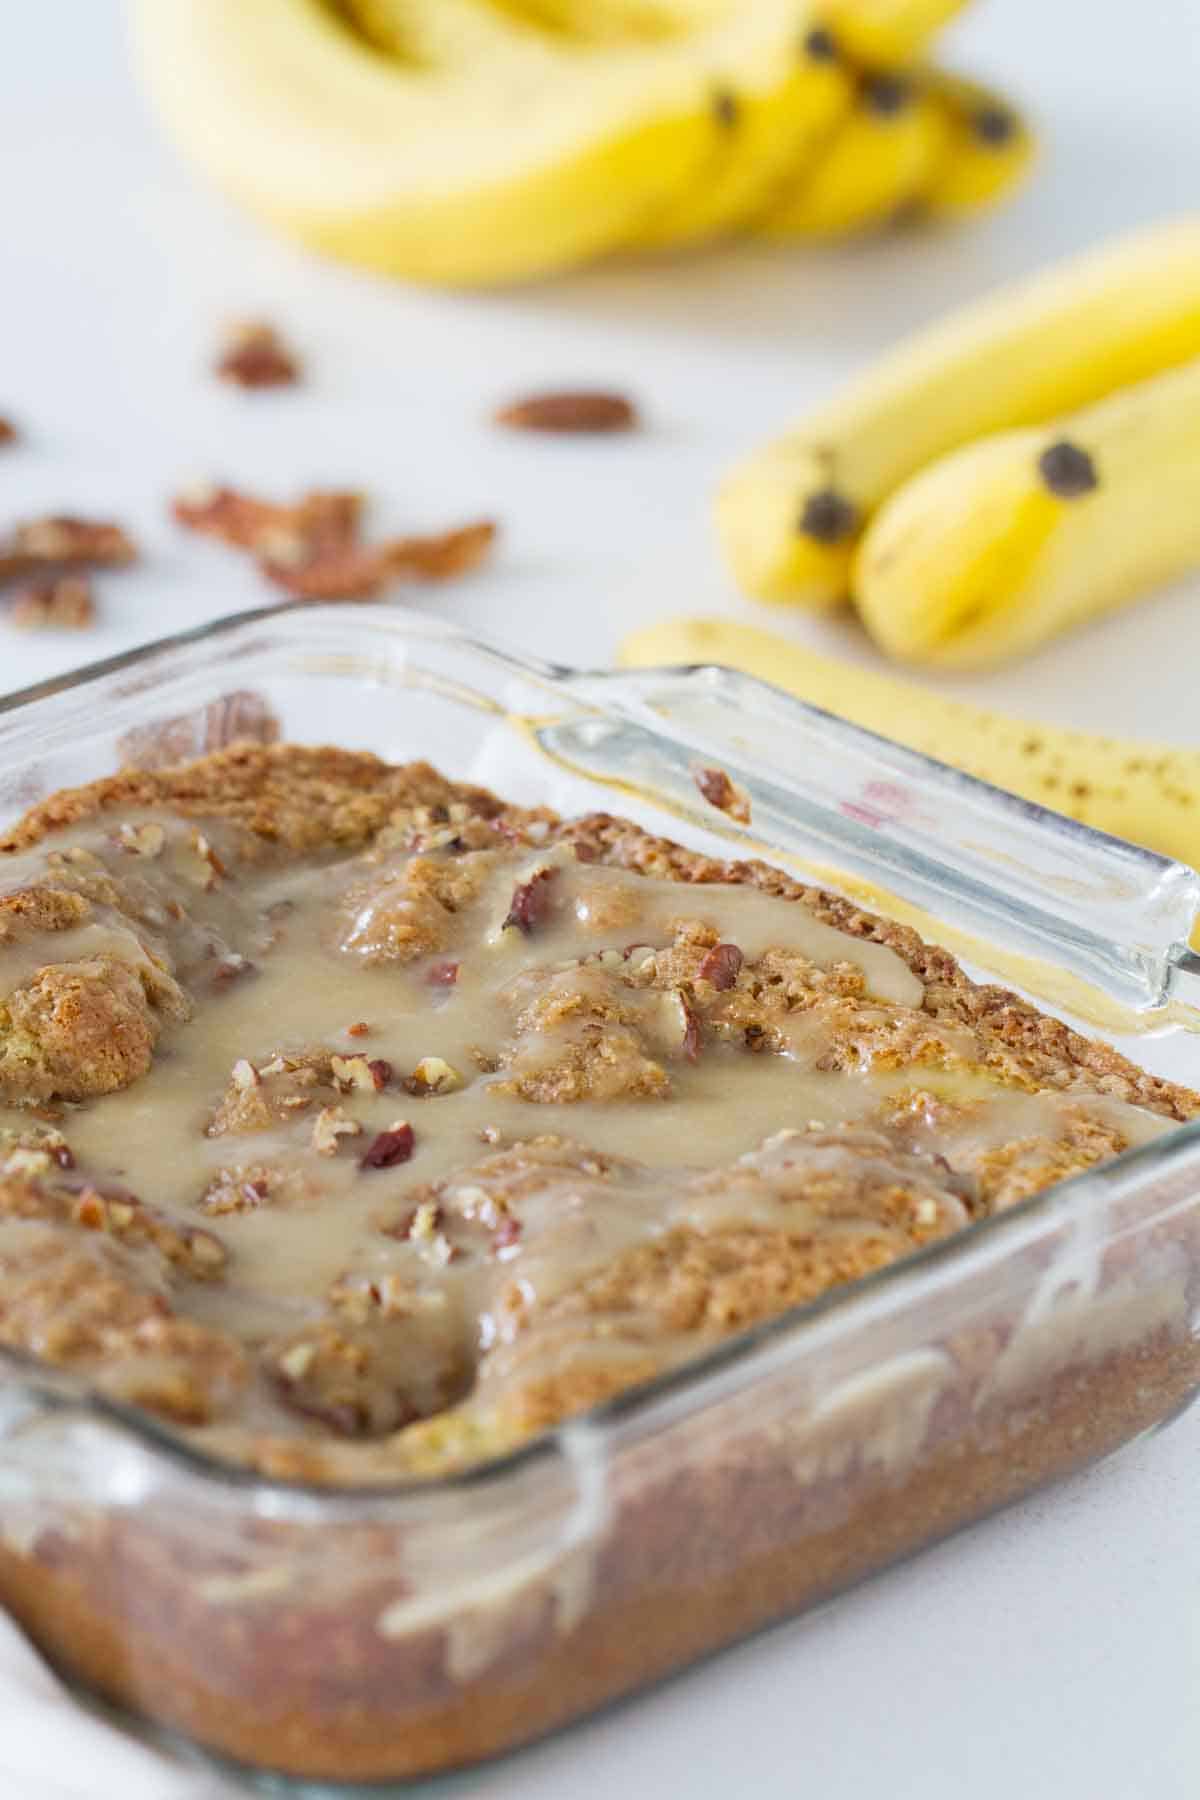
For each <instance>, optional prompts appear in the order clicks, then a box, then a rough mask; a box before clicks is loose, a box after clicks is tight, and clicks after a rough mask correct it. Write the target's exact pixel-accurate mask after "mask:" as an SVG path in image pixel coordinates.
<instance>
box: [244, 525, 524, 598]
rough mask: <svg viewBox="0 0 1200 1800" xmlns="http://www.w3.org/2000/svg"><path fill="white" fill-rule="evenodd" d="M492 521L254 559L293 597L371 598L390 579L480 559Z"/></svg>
mask: <svg viewBox="0 0 1200 1800" xmlns="http://www.w3.org/2000/svg"><path fill="white" fill-rule="evenodd" d="M495 536H496V525H495V524H494V522H493V521H492V520H490V519H481V520H479V521H477V522H476V523H475V524H472V525H464V526H461V527H460V528H459V529H458V530H455V531H446V532H441V533H438V534H436V535H433V536H427V537H417V536H411V537H401V538H391V539H388V540H386V541H385V542H383V543H381V544H370V545H352V544H343V545H340V546H335V547H333V548H323V549H321V550H320V551H318V552H317V553H316V554H313V555H309V556H307V557H306V556H303V555H300V556H291V555H289V556H286V557H284V558H280V556H279V555H278V552H275V553H274V554H271V553H268V554H267V555H265V556H264V557H263V559H262V561H261V563H260V567H261V569H262V572H263V574H264V575H265V576H266V577H267V580H268V581H273V582H274V583H275V585H276V586H277V587H281V588H283V589H284V590H285V591H286V592H287V593H289V594H291V595H293V597H294V598H296V599H298V600H374V599H376V598H377V597H378V596H379V595H380V594H381V593H382V592H383V590H384V588H385V587H387V586H388V584H389V583H391V582H393V581H399V580H403V579H405V578H411V579H413V580H416V581H449V580H452V579H453V578H454V577H455V576H458V575H465V574H467V573H468V572H469V571H470V570H472V569H474V568H476V567H477V566H478V564H479V563H481V562H482V561H483V558H484V557H485V556H486V554H487V552H488V550H489V549H490V548H491V545H492V542H493V540H494V538H495Z"/></svg>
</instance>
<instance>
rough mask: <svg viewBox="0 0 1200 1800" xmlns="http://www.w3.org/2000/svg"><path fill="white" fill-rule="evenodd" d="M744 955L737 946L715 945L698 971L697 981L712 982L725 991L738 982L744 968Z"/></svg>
mask: <svg viewBox="0 0 1200 1800" xmlns="http://www.w3.org/2000/svg"><path fill="white" fill-rule="evenodd" d="M742 960H743V959H742V953H741V951H740V950H739V949H738V947H737V945H736V944H714V945H713V947H712V949H711V950H710V951H709V952H708V953H707V955H706V956H705V957H704V959H703V961H702V962H701V964H700V967H699V968H698V969H697V970H696V976H697V979H698V980H700V981H711V983H712V985H713V986H714V987H715V988H719V989H721V990H722V991H724V990H725V989H726V988H731V987H732V986H733V985H734V983H735V982H736V980H737V978H738V975H739V973H740V972H741V967H742Z"/></svg>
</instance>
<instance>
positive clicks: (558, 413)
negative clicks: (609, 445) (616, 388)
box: [494, 389, 639, 432]
mask: <svg viewBox="0 0 1200 1800" xmlns="http://www.w3.org/2000/svg"><path fill="white" fill-rule="evenodd" d="M494 416H495V422H496V424H497V425H507V426H510V427H511V428H513V429H514V430H517V431H558V432H608V431H632V430H634V428H635V427H636V426H637V425H638V423H639V419H638V412H637V408H636V406H635V405H634V404H633V401H632V400H630V399H628V398H627V397H626V396H625V395H624V394H611V393H603V392H601V391H599V390H589V389H579V390H576V391H574V392H564V393H546V394H527V395H526V396H525V397H524V398H523V399H520V400H513V401H510V402H509V404H508V405H507V406H502V407H501V408H500V409H499V411H498V412H497V413H496V414H495V415H494Z"/></svg>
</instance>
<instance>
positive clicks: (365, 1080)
mask: <svg viewBox="0 0 1200 1800" xmlns="http://www.w3.org/2000/svg"><path fill="white" fill-rule="evenodd" d="M329 1069H330V1073H331V1074H332V1076H333V1079H334V1081H335V1082H336V1083H337V1085H338V1086H339V1087H340V1088H342V1089H343V1090H345V1089H347V1088H360V1089H361V1090H362V1092H363V1093H364V1094H378V1093H381V1092H382V1091H383V1089H384V1088H385V1087H386V1086H387V1084H388V1082H389V1081H390V1080H391V1079H392V1065H391V1063H389V1062H385V1061H384V1059H383V1057H382V1056H373V1057H370V1058H368V1057H365V1056H333V1057H331V1058H330V1059H329Z"/></svg>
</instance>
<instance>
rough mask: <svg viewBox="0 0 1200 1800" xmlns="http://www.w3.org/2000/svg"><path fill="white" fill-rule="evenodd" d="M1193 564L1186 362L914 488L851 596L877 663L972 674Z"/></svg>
mask: <svg viewBox="0 0 1200 1800" xmlns="http://www.w3.org/2000/svg"><path fill="white" fill-rule="evenodd" d="M1198 566H1200V359H1197V360H1196V361H1194V362H1191V363H1188V364H1186V365H1185V366H1184V367H1183V368H1181V369H1176V370H1172V371H1170V372H1169V373H1168V374H1165V375H1159V376H1157V377H1155V378H1154V379H1153V380H1152V381H1145V382H1139V383H1137V384H1136V385H1135V386H1133V387H1130V388H1123V389H1122V390H1121V391H1120V392H1119V393H1116V394H1112V395H1110V396H1109V397H1108V399H1106V400H1102V401H1101V402H1100V403H1099V404H1098V405H1096V406H1092V407H1088V408H1087V409H1086V410H1085V411H1083V412H1080V413H1077V414H1075V415H1074V416H1073V417H1070V418H1067V419H1063V420H1060V421H1058V422H1057V423H1055V424H1052V425H1048V426H1044V427H1038V428H1035V429H1031V430H1027V431H1013V432H1002V433H1000V434H999V435H997V436H995V437H989V438H984V439H982V440H981V441H980V442H978V443H975V444H969V445H968V446H967V447H966V449H964V450H959V451H956V452H955V453H954V454H953V455H951V456H948V457H944V458H943V459H942V460H941V461H940V462H936V463H934V464H933V465H932V466H931V467H930V468H928V469H925V470H923V471H922V473H921V474H919V475H917V476H914V478H913V479H912V481H910V482H907V483H906V484H905V485H904V486H903V487H902V488H901V489H900V490H899V492H898V493H897V494H895V495H894V496H893V498H892V499H891V500H890V501H889V502H888V503H887V505H886V506H885V507H884V508H883V510H882V511H881V512H880V513H879V515H878V516H877V518H876V519H875V521H874V523H873V524H872V525H871V527H870V529H869V530H868V532H867V535H866V537H865V538H864V539H863V543H862V547H861V549H860V551H859V554H858V559H857V561H856V563H855V567H854V597H855V603H856V605H857V606H858V610H859V613H860V615H861V617H862V620H863V623H864V624H865V625H866V627H867V629H868V630H869V631H870V633H871V635H872V636H873V637H874V639H875V641H876V642H877V643H878V644H879V645H880V646H881V648H882V649H884V650H885V651H887V653H888V655H889V656H893V657H896V658H897V659H899V660H901V661H905V662H920V663H929V664H933V665H935V666H937V667H939V668H988V667H991V666H992V665H993V664H995V663H998V662H1003V661H1005V660H1007V659H1009V658H1011V657H1014V656H1019V655H1024V654H1026V653H1027V652H1029V651H1030V650H1034V649H1036V648H1037V646H1038V645H1039V644H1042V643H1044V642H1045V641H1046V640H1047V639H1048V638H1050V637H1053V636H1055V635H1056V634H1057V633H1059V632H1062V631H1067V630H1069V629H1071V628H1072V627H1073V626H1077V625H1082V624H1084V623H1086V622H1087V621H1088V620H1089V619H1094V618H1099V617H1100V616H1102V615H1103V614H1104V613H1107V612H1111V611H1113V610H1114V609H1115V608H1116V607H1119V606H1126V605H1128V604H1129V603H1130V601H1132V600H1137V599H1139V598H1141V597H1142V596H1143V595H1144V594H1148V593H1151V592H1152V591H1153V590H1154V589H1155V588H1156V587H1158V586H1160V585H1162V584H1163V583H1165V582H1168V581H1172V580H1174V579H1175V578H1176V577H1177V576H1179V575H1182V574H1183V573H1184V572H1185V571H1187V570H1189V569H1192V568H1196V567H1198Z"/></svg>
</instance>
